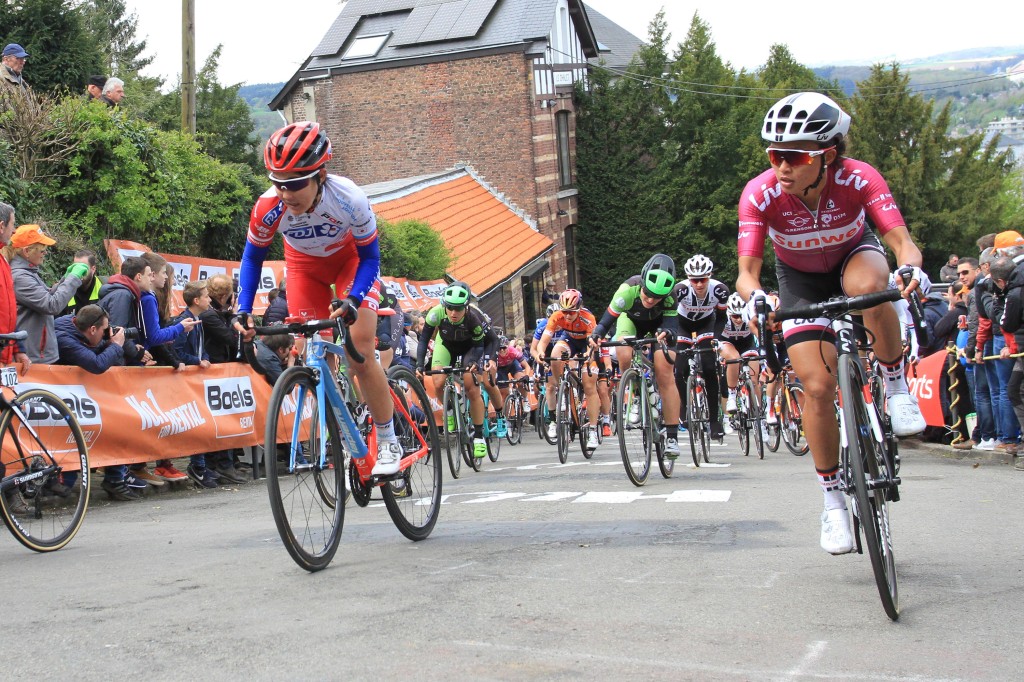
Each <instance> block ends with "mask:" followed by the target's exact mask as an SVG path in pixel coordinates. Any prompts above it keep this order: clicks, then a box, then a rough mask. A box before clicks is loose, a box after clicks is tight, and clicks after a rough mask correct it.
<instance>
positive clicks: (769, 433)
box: [761, 370, 782, 452]
mask: <svg viewBox="0 0 1024 682" xmlns="http://www.w3.org/2000/svg"><path fill="white" fill-rule="evenodd" d="M774 381H775V378H774V377H773V378H772V379H768V378H767V372H765V371H763V370H762V371H761V404H762V405H764V407H765V410H766V412H765V424H764V432H765V439H764V446H765V447H766V448H768V450H769V451H770V452H778V451H779V446H780V445H782V431H781V430H780V429H779V411H778V408H777V407H776V406H775V399H774V398H772V397H771V396H769V395H768V386H769V385H770V384H772V383H773V382H774ZM769 408H770V409H772V410H775V411H774V415H775V421H774V422H769V421H768V412H767V410H768V409H769Z"/></svg>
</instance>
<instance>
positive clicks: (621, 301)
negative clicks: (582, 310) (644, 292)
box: [594, 275, 679, 339]
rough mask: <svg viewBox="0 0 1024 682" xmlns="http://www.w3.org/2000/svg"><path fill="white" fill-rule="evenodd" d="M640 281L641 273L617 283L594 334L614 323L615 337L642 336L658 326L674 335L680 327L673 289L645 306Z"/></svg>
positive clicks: (604, 331) (606, 329) (610, 326)
mask: <svg viewBox="0 0 1024 682" xmlns="http://www.w3.org/2000/svg"><path fill="white" fill-rule="evenodd" d="M640 282H641V279H640V275H636V276H634V277H630V278H629V279H627V280H626V281H625V282H623V283H622V284H621V285H620V286H619V288H618V290H616V292H615V295H614V296H612V301H611V303H609V304H608V309H607V310H605V312H604V315H603V316H602V317H601V321H600V322H599V323H598V325H597V329H595V330H594V333H595V334H597V335H598V336H599V337H601V338H603V337H604V336H606V335H607V334H608V331H609V330H610V329H611V328H612V326H613V325H614V327H615V338H620V337H623V336H638V337H644V336H648V335H650V334H653V333H654V332H655V331H656V330H657V329H659V328H660V329H664V330H665V331H667V332H669V338H671V339H674V338H675V336H676V333H677V330H678V328H679V326H678V322H677V316H678V314H679V313H678V312H677V311H676V304H678V301H677V300H676V297H675V290H673V292H672V293H670V294H669V295H668V296H666V297H665V298H663V299H661V300H660V301H658V302H657V303H655V304H654V306H653V307H651V308H648V307H647V306H645V305H644V304H643V301H642V300H641V298H640Z"/></svg>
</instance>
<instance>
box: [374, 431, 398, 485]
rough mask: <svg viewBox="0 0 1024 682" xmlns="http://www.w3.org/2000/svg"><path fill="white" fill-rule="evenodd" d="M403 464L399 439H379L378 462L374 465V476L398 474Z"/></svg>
mask: <svg viewBox="0 0 1024 682" xmlns="http://www.w3.org/2000/svg"><path fill="white" fill-rule="evenodd" d="M401 464H402V447H401V446H400V445H399V444H398V441H397V440H386V439H381V440H379V441H377V463H376V464H374V465H373V471H371V472H370V474H371V475H373V476H391V475H392V474H397V473H398V470H399V469H400V468H401Z"/></svg>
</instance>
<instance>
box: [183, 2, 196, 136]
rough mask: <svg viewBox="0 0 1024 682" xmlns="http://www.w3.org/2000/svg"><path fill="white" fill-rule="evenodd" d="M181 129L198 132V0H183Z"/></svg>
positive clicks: (187, 131) (193, 132)
mask: <svg viewBox="0 0 1024 682" xmlns="http://www.w3.org/2000/svg"><path fill="white" fill-rule="evenodd" d="M181 130H182V132H186V133H192V134H193V135H195V134H196V0H181Z"/></svg>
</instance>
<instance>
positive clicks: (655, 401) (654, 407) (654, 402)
mask: <svg viewBox="0 0 1024 682" xmlns="http://www.w3.org/2000/svg"><path fill="white" fill-rule="evenodd" d="M647 400H648V402H649V403H650V405H651V417H653V418H654V419H657V418H658V417H659V416H661V396H660V395H659V394H658V392H657V391H655V390H654V383H653V382H652V383H649V384H647Z"/></svg>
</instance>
